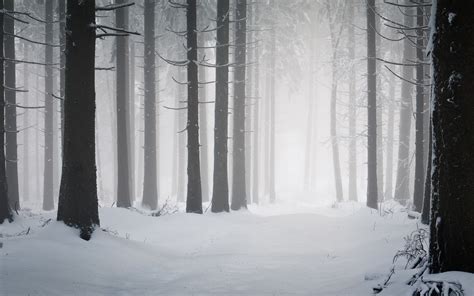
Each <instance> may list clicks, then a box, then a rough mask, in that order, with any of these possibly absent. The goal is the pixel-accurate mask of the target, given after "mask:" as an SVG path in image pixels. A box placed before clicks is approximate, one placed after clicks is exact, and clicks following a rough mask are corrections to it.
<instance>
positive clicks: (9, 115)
mask: <svg viewBox="0 0 474 296" xmlns="http://www.w3.org/2000/svg"><path fill="white" fill-rule="evenodd" d="M4 3H5V10H7V11H14V10H15V3H14V1H13V0H5V1H4ZM4 22H5V23H4V25H3V28H4V31H5V33H7V34H8V35H6V36H5V41H4V42H5V58H7V59H12V60H14V59H15V38H14V37H13V36H12V35H13V34H15V21H14V20H13V19H12V18H11V17H7V18H5V20H4ZM15 68H16V67H15V63H14V62H9V61H5V86H6V88H5V102H6V106H5V129H6V131H7V133H6V137H5V140H6V141H5V149H6V158H7V168H6V170H7V180H8V198H9V201H10V206H11V207H12V208H13V209H19V208H20V195H19V192H18V150H17V149H18V148H17V147H18V145H17V133H16V130H17V124H16V107H15V105H16V92H15V91H14V90H13V89H14V88H15V87H16V75H15V74H16V73H15Z"/></svg>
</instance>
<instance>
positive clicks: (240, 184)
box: [231, 0, 247, 211]
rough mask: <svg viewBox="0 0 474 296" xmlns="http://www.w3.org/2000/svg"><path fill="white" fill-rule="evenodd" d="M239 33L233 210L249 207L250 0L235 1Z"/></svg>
mask: <svg viewBox="0 0 474 296" xmlns="http://www.w3.org/2000/svg"><path fill="white" fill-rule="evenodd" d="M236 1H237V2H236V3H237V5H236V16H235V17H236V33H235V44H236V45H235V64H236V66H235V76H234V108H233V119H234V125H233V133H232V140H233V141H232V144H233V146H232V161H233V162H232V203H231V209H232V210H234V211H237V210H240V209H241V208H246V207H247V195H246V178H245V174H246V167H245V164H246V161H245V150H246V147H245V104H246V94H245V79H246V77H245V76H246V75H245V69H246V48H247V46H246V42H247V38H246V34H247V0H236Z"/></svg>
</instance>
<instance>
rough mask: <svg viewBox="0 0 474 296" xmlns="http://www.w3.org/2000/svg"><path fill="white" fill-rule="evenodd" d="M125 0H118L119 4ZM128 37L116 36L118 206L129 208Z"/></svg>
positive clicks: (121, 19)
mask: <svg viewBox="0 0 474 296" xmlns="http://www.w3.org/2000/svg"><path fill="white" fill-rule="evenodd" d="M125 2H126V1H125V0H116V3H117V4H122V3H125ZM127 13H128V12H127V10H126V8H123V9H117V10H116V12H115V23H116V26H117V27H118V28H121V29H127V28H126V18H127V17H126V14H127ZM126 38H127V37H117V38H116V46H117V47H116V51H117V55H116V59H117V63H116V64H117V65H116V71H115V73H116V91H117V207H121V208H128V207H130V206H131V197H130V193H131V188H130V185H131V183H130V153H129V148H130V146H129V141H128V137H129V135H128V130H129V127H128V122H127V117H128V115H127V113H128V107H129V102H128V101H127V99H128V93H127V91H128V87H127V84H128V83H129V81H128V79H127V39H126Z"/></svg>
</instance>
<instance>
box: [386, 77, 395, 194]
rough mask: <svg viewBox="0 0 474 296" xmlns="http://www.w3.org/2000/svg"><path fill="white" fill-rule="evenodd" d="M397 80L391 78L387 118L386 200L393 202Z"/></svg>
mask: <svg viewBox="0 0 474 296" xmlns="http://www.w3.org/2000/svg"><path fill="white" fill-rule="evenodd" d="M395 83H396V82H395V79H394V76H393V75H392V76H391V81H390V86H389V88H390V90H389V92H390V94H389V99H388V102H387V104H388V118H387V121H388V123H387V161H386V166H387V167H386V173H385V178H386V179H385V200H391V199H392V198H393V133H394V131H393V129H394V124H395V123H394V121H395V104H394V101H395Z"/></svg>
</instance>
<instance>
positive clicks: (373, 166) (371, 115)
mask: <svg viewBox="0 0 474 296" xmlns="http://www.w3.org/2000/svg"><path fill="white" fill-rule="evenodd" d="M374 9H375V0H367V94H368V98H367V114H368V118H367V125H368V143H367V170H368V171H367V206H368V207H369V208H373V209H377V208H378V197H377V194H378V192H377V91H376V89H377V78H376V73H375V71H376V62H375V54H376V46H375V13H374Z"/></svg>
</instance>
